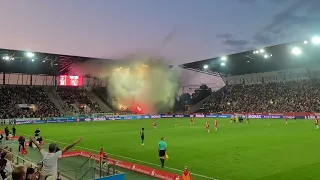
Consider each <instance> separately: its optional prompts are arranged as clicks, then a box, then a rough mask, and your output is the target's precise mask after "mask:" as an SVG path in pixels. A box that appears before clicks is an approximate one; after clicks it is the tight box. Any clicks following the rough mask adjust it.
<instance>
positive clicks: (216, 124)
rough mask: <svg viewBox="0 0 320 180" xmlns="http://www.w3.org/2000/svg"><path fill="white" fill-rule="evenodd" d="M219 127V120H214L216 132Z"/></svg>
mask: <svg viewBox="0 0 320 180" xmlns="http://www.w3.org/2000/svg"><path fill="white" fill-rule="evenodd" d="M218 126H219V123H218V121H217V120H214V128H215V130H216V131H218Z"/></svg>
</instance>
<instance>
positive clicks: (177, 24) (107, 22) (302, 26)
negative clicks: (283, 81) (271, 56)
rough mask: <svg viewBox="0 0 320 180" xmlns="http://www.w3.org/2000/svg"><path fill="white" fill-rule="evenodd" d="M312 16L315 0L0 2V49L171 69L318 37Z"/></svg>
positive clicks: (195, 79)
mask: <svg viewBox="0 0 320 180" xmlns="http://www.w3.org/2000/svg"><path fill="white" fill-rule="evenodd" d="M319 12H320V0H55V1H52V0H50V1H49V0H43V1H40V0H37V1H36V0H1V1H0V24H1V33H0V39H1V40H0V48H8V49H19V50H29V51H38V52H49V53H61V54H69V55H78V56H89V57H97V58H108V59H114V58H119V57H123V56H124V55H126V54H132V53H141V52H143V53H144V52H148V53H151V54H156V55H161V56H164V57H166V59H168V60H170V62H171V64H174V65H178V64H182V63H186V62H192V61H197V60H202V59H206V58H212V57H216V56H222V55H226V54H230V53H235V52H240V51H245V50H251V49H255V48H261V47H264V46H268V45H274V44H280V43H285V42H291V41H294V40H300V39H304V38H309V37H311V36H313V35H317V34H318V35H319V34H320V23H319V22H320V13H319ZM188 74H189V76H184V77H186V79H184V80H183V83H184V85H187V84H200V83H202V82H204V83H208V82H213V81H215V80H217V78H213V77H209V78H208V77H207V76H205V75H196V74H193V76H190V73H188ZM220 82H221V81H220Z"/></svg>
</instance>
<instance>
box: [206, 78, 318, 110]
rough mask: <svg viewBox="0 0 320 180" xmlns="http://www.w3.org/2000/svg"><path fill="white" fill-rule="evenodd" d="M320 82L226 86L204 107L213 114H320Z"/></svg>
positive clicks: (303, 81)
mask: <svg viewBox="0 0 320 180" xmlns="http://www.w3.org/2000/svg"><path fill="white" fill-rule="evenodd" d="M319 88H320V81H319V80H318V79H312V80H301V81H300V82H299V83H297V82H292V81H291V82H287V83H267V84H253V85H233V86H226V87H225V88H224V89H223V91H221V92H220V93H219V94H218V95H217V97H216V98H215V99H214V100H211V101H209V102H207V103H205V104H204V108H203V109H204V110H206V111H209V112H253V113H255V112H273V113H276V112H320V108H319V107H320V106H319V105H320V101H319V97H320V91H319Z"/></svg>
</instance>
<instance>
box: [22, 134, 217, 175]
mask: <svg viewBox="0 0 320 180" xmlns="http://www.w3.org/2000/svg"><path fill="white" fill-rule="evenodd" d="M20 134H23V135H26V136H30V135H29V134H24V133H20ZM46 140H49V141H51V142H57V143H60V144H64V145H68V143H65V142H60V141H57V140H53V139H46ZM77 147H79V148H81V149H85V150H89V151H92V152H99V151H97V150H95V149H90V148H87V147H83V146H77ZM108 154H110V155H112V156H116V157H120V158H123V159H129V160H132V161H136V162H141V163H144V164H149V165H152V166H157V167H161V166H160V165H158V164H154V163H150V162H146V161H142V160H139V159H134V158H130V157H126V156H121V155H118V154H113V153H108ZM165 168H166V169H170V170H173V171H178V172H183V170H180V169H176V168H171V167H165ZM191 175H194V176H198V177H202V178H205V179H210V180H219V179H216V178H213V177H208V176H205V175H201V174H196V173H191Z"/></svg>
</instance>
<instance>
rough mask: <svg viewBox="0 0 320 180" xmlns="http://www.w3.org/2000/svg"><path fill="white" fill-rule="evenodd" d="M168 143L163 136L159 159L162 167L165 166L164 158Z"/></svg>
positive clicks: (159, 145) (159, 144)
mask: <svg viewBox="0 0 320 180" xmlns="http://www.w3.org/2000/svg"><path fill="white" fill-rule="evenodd" d="M167 147H168V146H167V143H166V142H165V139H164V137H162V138H161V141H160V142H159V143H158V151H159V159H160V162H161V167H164V160H165V158H166V151H167Z"/></svg>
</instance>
